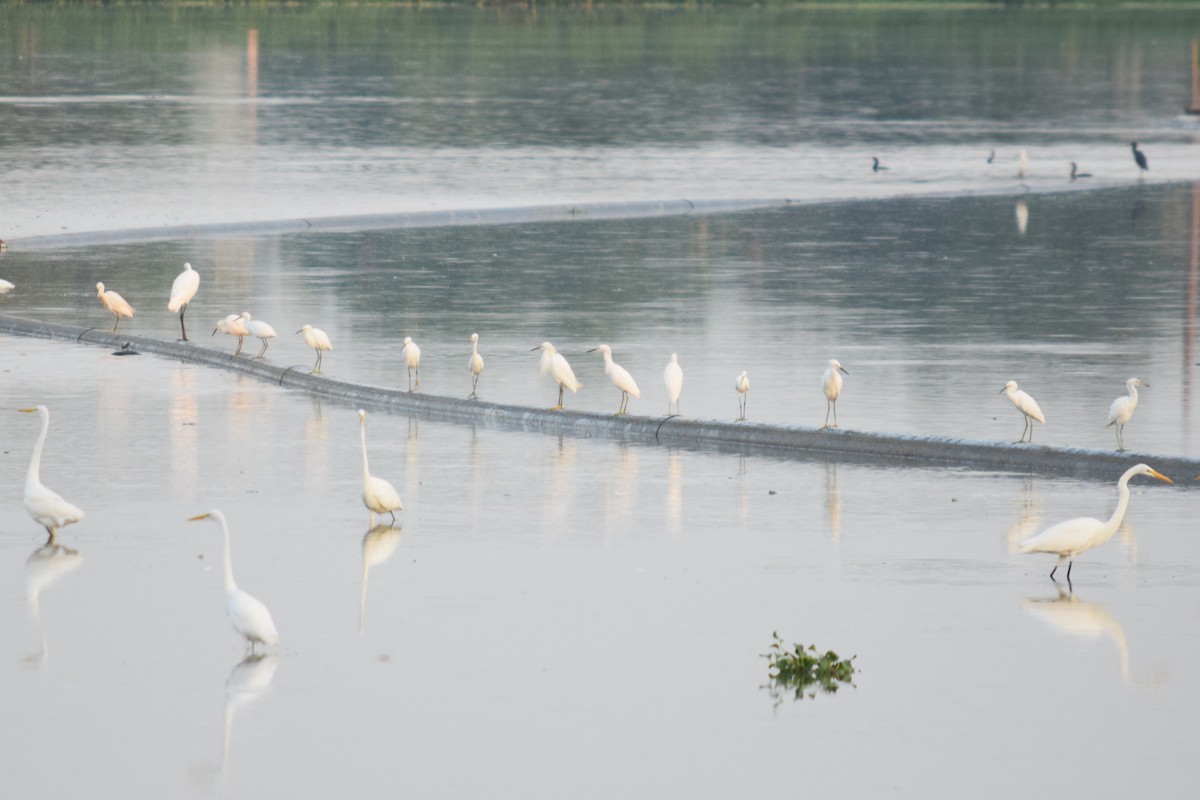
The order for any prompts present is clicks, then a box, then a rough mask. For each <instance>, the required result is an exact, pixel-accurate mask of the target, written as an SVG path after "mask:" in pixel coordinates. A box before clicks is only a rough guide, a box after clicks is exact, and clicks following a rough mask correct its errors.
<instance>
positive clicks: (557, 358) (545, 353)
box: [533, 342, 582, 411]
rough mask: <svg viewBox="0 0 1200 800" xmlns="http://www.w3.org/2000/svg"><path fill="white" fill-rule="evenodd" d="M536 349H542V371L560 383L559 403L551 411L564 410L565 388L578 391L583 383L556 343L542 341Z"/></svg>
mask: <svg viewBox="0 0 1200 800" xmlns="http://www.w3.org/2000/svg"><path fill="white" fill-rule="evenodd" d="M533 349H534V350H541V351H542V362H541V373H542V374H543V375H546V374H549V375H550V377H552V378H553V379H554V382H555V383H557V384H558V405H556V406H554V407H552V408H551V409H550V410H551V411H562V410H563V389H564V388H566V389H570V390H571V391H572V392H578V391H579V387H580V386H582V384H581V383H580V382H579V381H578V379H576V377H575V372H574V371H573V370H572V369H571V365H570V364H568V363H567V359H565V358H563V355H562V353H560V352H558V350H557V349H555V347H554V345H552V344H550V343H549V342H542V343H541V344H539V345H538V346H537V347H535V348H533Z"/></svg>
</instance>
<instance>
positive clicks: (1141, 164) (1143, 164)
mask: <svg viewBox="0 0 1200 800" xmlns="http://www.w3.org/2000/svg"><path fill="white" fill-rule="evenodd" d="M1129 148H1130V149H1131V150H1133V160H1134V162H1136V163H1137V165H1138V169H1140V170H1141V171H1142V172H1146V171H1148V170H1149V169H1150V162H1149V161H1147V160H1146V154H1145V153H1143V152H1142V151H1141V150H1138V146H1137V142H1133V143H1131V144H1130V145H1129Z"/></svg>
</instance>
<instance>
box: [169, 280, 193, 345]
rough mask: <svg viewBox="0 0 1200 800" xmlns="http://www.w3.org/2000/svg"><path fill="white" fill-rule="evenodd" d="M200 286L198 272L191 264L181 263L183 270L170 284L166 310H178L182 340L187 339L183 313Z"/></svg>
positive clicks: (173, 311) (172, 311)
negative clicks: (169, 296) (169, 297)
mask: <svg viewBox="0 0 1200 800" xmlns="http://www.w3.org/2000/svg"><path fill="white" fill-rule="evenodd" d="M199 288H200V273H199V272H196V270H194V269H192V265H191V264H184V265H183V272H181V273H179V275H178V276H177V277H176V278H175V282H174V283H172V284H171V299H170V300H168V301H167V310H168V311H170V312H171V313H172V314H174V313H175V312H176V311H178V312H179V333H180V334H181V335H182V339H183V341H185V342H186V341H187V340H188V337H187V326H186V325H184V323H183V315H184V314H185V313H186V312H187V307H188V303H190V302H192V298H193V297H195V296H196V290H197V289H199Z"/></svg>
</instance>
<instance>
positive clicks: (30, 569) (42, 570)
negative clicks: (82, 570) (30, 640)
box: [25, 544, 83, 664]
mask: <svg viewBox="0 0 1200 800" xmlns="http://www.w3.org/2000/svg"><path fill="white" fill-rule="evenodd" d="M82 564H83V556H81V555H80V554H79V551H78V550H72V549H71V548H69V547H64V546H62V545H61V544H45V545H42V546H41V547H39V548H38V549H37V550H34V551H33V553H31V554H30V556H29V558H28V559H27V560H26V561H25V598H26V600H27V601H28V602H29V612H30V613H31V614H32V615H33V621H34V622H35V623H36V624H37V627H38V633H39V634H41V637H42V651H41V653H39V654H38V655H37V656H36V657H34V656H30V657H29V658H28V659H27V660H28V661H37V662H38V663H41V664H45V663H46V660H47V659H48V658H49V657H50V648H49V645H48V643H47V641H46V628H45V625H43V624H42V604H41V599H42V590H44V589H45V588H46V587H47V586H49V585H50V584H52V583H54V582H55V581H57V580H58V579H59V578H61V577H62V576H63V575H66V574H67V573H68V572H74V571H75V570H77V569H79V567H80V566H81V565H82Z"/></svg>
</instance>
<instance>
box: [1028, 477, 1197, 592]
mask: <svg viewBox="0 0 1200 800" xmlns="http://www.w3.org/2000/svg"><path fill="white" fill-rule="evenodd" d="M1134 475H1149V476H1150V477H1151V478H1158V479H1159V480H1160V481H1163V482H1164V483H1174V481H1172V480H1171V479H1170V478H1168V477H1167V476H1166V475H1163V474H1162V473H1161V472H1159V471H1158V470H1156V469H1153V468H1151V467H1148V466H1146V465H1145V464H1137V465H1136V466H1132V467H1130V468H1129V469H1127V470H1125V474H1124V475H1122V476H1121V478H1120V480H1118V481H1117V496H1118V500H1117V509H1116V510H1115V511H1113V514H1112V516H1111V517H1109V518H1108V522H1101V521H1100V520H1098V519H1094V518H1092V517H1079V518H1077V519H1069V520H1067V521H1066V522H1060V523H1058V524H1057V525H1052V526H1050V527H1049V528H1047V529H1046V530H1044V531H1042V532H1041V533H1039V534H1038V535H1037V536H1034V537H1033V538H1031V539H1026V540H1025V541H1023V542H1021V544H1020V545H1019V546H1018V548H1017V549H1018V550H1019V551H1020V552H1022V553H1054V554H1055V555H1057V556H1058V563H1056V564H1055V565H1054V569H1052V570H1050V580H1054V573H1055V572H1057V571H1058V568H1059V567H1061V566H1062V562H1064V561H1066V560H1067V559H1070V563H1069V564H1068V565H1067V583H1070V582H1071V567H1072V566H1073V565H1074V564H1075V557H1076V556H1078V555H1079V554H1080V553H1082V552H1084V551H1085V550H1091V549H1092V548H1093V547H1098V546H1099V545H1102V544H1104V543H1105V542H1107V541H1108V540H1109V539H1111V538H1112V536H1113V534H1114V533H1116V532H1117V528H1119V527H1121V520H1123V519H1125V510H1126V509H1127V508H1129V479H1130V478H1132V477H1133V476H1134Z"/></svg>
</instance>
